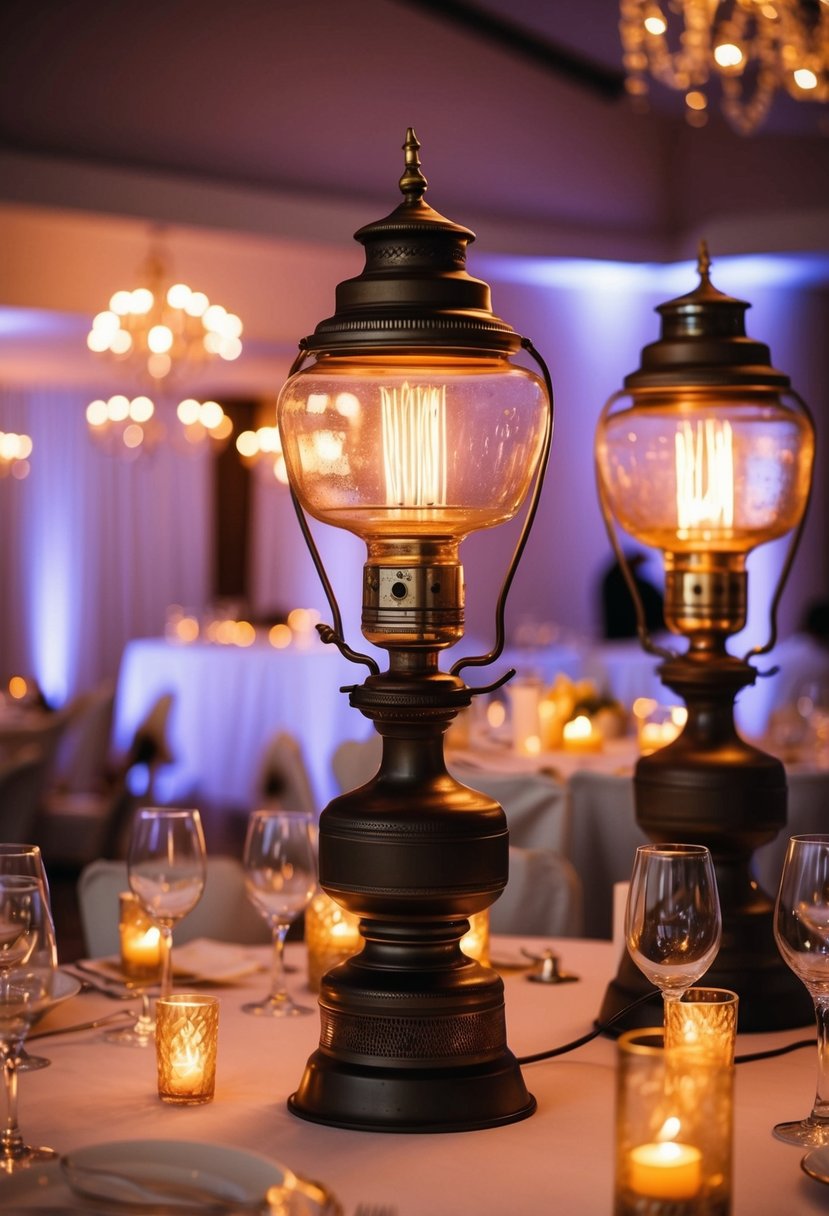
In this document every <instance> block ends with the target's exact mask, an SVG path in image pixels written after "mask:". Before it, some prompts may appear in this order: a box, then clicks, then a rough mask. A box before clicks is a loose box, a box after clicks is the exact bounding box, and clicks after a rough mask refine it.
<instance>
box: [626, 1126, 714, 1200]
mask: <svg viewBox="0 0 829 1216" xmlns="http://www.w3.org/2000/svg"><path fill="white" fill-rule="evenodd" d="M628 1164H629V1174H628V1182H629V1186H630V1190H631V1191H632V1192H633V1193H634V1194H635V1195H637V1196H641V1197H642V1198H646V1199H693V1197H694V1196H695V1195H696V1194H697V1193H698V1191H699V1188H700V1183H701V1181H702V1154H701V1153H700V1151H699V1149H696V1148H693V1147H692V1146H691V1145H689V1144H677V1143H676V1141H674V1140H661V1141H654V1143H653V1144H640V1145H639V1146H638V1147H637V1148H634V1149H631V1151H630V1159H629V1163H628Z"/></svg>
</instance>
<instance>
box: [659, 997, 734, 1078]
mask: <svg viewBox="0 0 829 1216" xmlns="http://www.w3.org/2000/svg"><path fill="white" fill-rule="evenodd" d="M739 1003H740V998H739V997H738V996H737V993H736V992H732V991H731V990H730V989H728V988H703V987H700V988H689V989H688V990H687V992H686V993H685V994H684V995H683V997H682V1000H680V1001H666V1003H665V1046H666V1048H668V1049H669V1050H672V1049H674V1048H679V1047H684V1048H687V1049H688V1050H689V1051H694V1052H698V1053H702V1054H704V1055H707V1056H711V1057H713V1058H714V1059H716V1060H719V1061H720V1063H722V1064H733V1063H734V1049H735V1046H736V1043H737V1015H738V1010H739Z"/></svg>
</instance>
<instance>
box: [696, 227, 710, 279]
mask: <svg viewBox="0 0 829 1216" xmlns="http://www.w3.org/2000/svg"><path fill="white" fill-rule="evenodd" d="M697 273H698V274H699V277H700V278H701V279H702V281H703V282H704V283H707V282H708V277H709V275H710V273H711V255H710V254H709V252H708V242H707V241H706V239H705V237H703V238H702V240H701V241H700V243H699V249H698V251H697Z"/></svg>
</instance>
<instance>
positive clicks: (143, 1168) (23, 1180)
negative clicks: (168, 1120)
mask: <svg viewBox="0 0 829 1216" xmlns="http://www.w3.org/2000/svg"><path fill="white" fill-rule="evenodd" d="M282 1186H287V1187H289V1188H292V1189H291V1199H289V1201H288V1203H287V1204H286V1212H291V1214H292V1216H343V1212H342V1207H340V1206H339V1204H338V1203H337V1200H335V1199H334V1197H333V1195H331V1193H329V1192H327V1190H326V1189H325V1188H323V1187H322V1186H321V1184H317V1183H312V1182H306V1181H305V1180H303V1178H300V1177H298V1176H297V1175H294V1173H293V1171H291V1170H288V1169H286V1166H283V1165H280V1164H278V1162H276V1161H272V1160H271V1159H270V1158H266V1156H261V1155H260V1154H259V1153H247V1152H242V1150H241V1149H236V1148H229V1147H227V1145H225V1144H208V1143H197V1142H191V1141H115V1142H112V1143H109V1144H95V1145H92V1147H90V1148H83V1149H77V1150H75V1152H73V1153H69V1154H67V1155H66V1156H64V1158H62V1159H61V1160H60V1161H47V1162H44V1164H41V1165H35V1166H33V1167H32V1169H28V1170H23V1171H21V1172H19V1173H13V1175H11V1177H9V1178H4V1177H0V1209H1V1210H2V1211H4V1214H5V1212H7V1211H16V1210H17V1209H21V1210H23V1211H24V1210H27V1209H40V1210H49V1207H50V1206H58V1205H60V1206H61V1207H63V1206H67V1205H69V1204H72V1203H73V1201H74V1205H75V1206H77V1209H78V1211H89V1200H90V1198H92V1199H95V1201H96V1205H100V1204H107V1203H108V1204H112V1205H114V1209H117V1210H118V1211H123V1212H129V1211H130V1209H134V1210H136V1211H146V1210H147V1209H148V1206H151V1205H159V1206H160V1205H163V1207H164V1210H165V1211H173V1210H175V1207H176V1206H181V1207H182V1209H187V1210H188V1211H192V1210H193V1207H198V1206H207V1205H209V1204H210V1203H212V1201H218V1203H226V1204H229V1205H233V1204H239V1205H244V1204H256V1203H258V1201H260V1200H263V1199H264V1198H265V1195H266V1193H267V1190H269V1188H270V1187H282ZM165 1187H169V1192H167V1193H165V1192H164V1188H165ZM100 1210H102V1209H101V1207H100V1206H96V1211H100ZM103 1210H107V1209H103Z"/></svg>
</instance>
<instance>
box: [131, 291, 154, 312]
mask: <svg viewBox="0 0 829 1216" xmlns="http://www.w3.org/2000/svg"><path fill="white" fill-rule="evenodd" d="M153 302H154V298H153V293H152V292H151V291H150V290H149V288H147V287H136V288H135V290H134V291H132V292H130V312H135V313H138V315H139V316H141V315H143V314H144V313H147V312H149V311H150V309H151V308H152V306H153Z"/></svg>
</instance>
